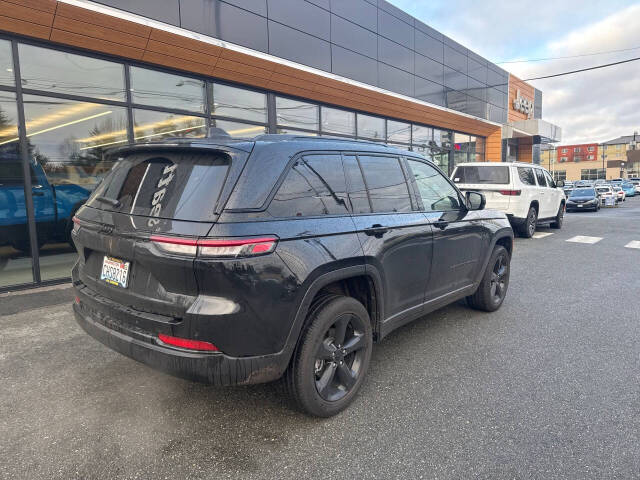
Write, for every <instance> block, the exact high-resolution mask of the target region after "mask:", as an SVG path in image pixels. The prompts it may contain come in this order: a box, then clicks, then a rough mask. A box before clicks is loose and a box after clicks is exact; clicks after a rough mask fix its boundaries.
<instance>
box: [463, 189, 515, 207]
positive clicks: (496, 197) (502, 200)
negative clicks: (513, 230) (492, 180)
mask: <svg viewBox="0 0 640 480" xmlns="http://www.w3.org/2000/svg"><path fill="white" fill-rule="evenodd" d="M458 188H459V189H460V190H461V191H462V192H463V193H464V192H471V191H473V192H480V193H482V194H483V195H484V196H485V198H486V199H487V204H486V208H490V209H493V210H501V211H503V212H506V211H507V210H508V209H509V203H510V199H511V196H510V195H503V194H502V193H500V192H501V191H505V192H506V191H509V189H510V187H509V185H505V186H504V188H496V187H495V186H494V185H492V186H488V185H482V184H473V183H467V184H463V185H458Z"/></svg>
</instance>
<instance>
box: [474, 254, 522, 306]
mask: <svg viewBox="0 0 640 480" xmlns="http://www.w3.org/2000/svg"><path fill="white" fill-rule="evenodd" d="M510 271H511V256H510V255H509V252H508V251H507V249H506V248H504V247H503V246H502V245H496V247H495V248H494V249H493V253H492V254H491V258H490V259H489V263H487V268H486V270H485V272H484V275H483V276H482V280H481V281H480V285H479V286H478V289H477V290H476V292H475V293H474V294H473V295H470V296H468V297H467V303H468V304H469V306H470V307H472V308H475V309H476V310H483V311H485V312H494V311H496V310H497V309H499V308H500V305H502V302H503V301H504V297H505V296H506V295H507V289H508V288H509V273H510Z"/></svg>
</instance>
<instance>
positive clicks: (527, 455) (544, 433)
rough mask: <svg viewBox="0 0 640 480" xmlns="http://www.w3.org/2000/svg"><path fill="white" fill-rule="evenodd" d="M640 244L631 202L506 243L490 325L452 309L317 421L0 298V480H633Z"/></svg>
mask: <svg viewBox="0 0 640 480" xmlns="http://www.w3.org/2000/svg"><path fill="white" fill-rule="evenodd" d="M633 242H637V243H633ZM634 247H635V248H634ZM638 247H640V198H630V199H628V200H627V201H626V202H625V203H623V204H621V206H619V207H617V208H606V209H602V210H601V211H600V212H598V213H587V212H579V213H575V214H568V215H567V217H566V219H565V224H564V226H563V228H562V230H552V229H548V228H541V229H539V231H538V233H537V234H536V236H535V238H533V239H530V240H524V239H517V240H516V243H515V250H514V256H513V261H512V274H511V284H510V288H509V293H508V295H507V298H506V300H505V303H504V305H503V307H502V308H501V309H500V310H499V311H498V312H496V313H493V314H487V313H481V312H477V311H473V310H470V309H468V308H466V307H465V306H464V304H462V303H458V304H455V305H452V306H449V307H447V308H444V309H442V310H439V311H437V312H435V313H433V314H431V315H429V316H427V317H425V318H423V319H420V320H418V321H416V322H414V323H412V324H409V325H407V326H405V327H403V328H401V329H399V330H397V331H395V332H394V333H393V334H391V335H390V336H389V337H388V338H387V339H385V341H384V342H382V343H381V344H379V345H377V346H376V348H375V349H374V353H373V358H372V364H371V367H370V371H369V375H368V377H367V380H366V381H365V385H364V387H363V389H362V391H361V394H360V396H359V398H358V399H357V400H356V401H355V403H354V404H353V405H352V406H351V407H350V408H349V409H348V410H347V411H345V412H343V413H342V414H340V415H338V416H336V417H333V418H330V419H327V420H319V419H315V418H310V417H306V416H304V415H303V414H300V413H298V412H296V411H293V410H292V409H291V408H290V405H289V404H288V403H287V402H286V400H284V399H283V397H282V395H281V393H280V389H279V387H278V385H277V384H269V385H257V386H248V387H235V388H226V389H220V388H213V387H209V386H205V385H199V384H193V383H189V382H187V381H183V380H179V379H175V378H172V377H168V376H166V375H164V374H161V373H158V372H155V371H153V370H151V369H150V368H147V367H145V366H143V365H140V364H137V363H135V362H134V361H132V360H129V359H127V358H125V357H123V356H120V355H119V354H117V353H115V352H113V351H111V350H109V349H107V348H106V347H103V346H102V345H101V344H99V343H97V342H96V341H95V340H93V339H91V338H90V337H89V336H87V335H86V334H84V332H82V331H81V330H80V328H79V327H78V326H77V325H76V323H75V321H74V319H73V316H72V314H71V306H70V303H71V301H72V294H71V292H70V290H69V289H68V288H59V287H57V288H54V289H51V290H49V291H47V292H44V293H39V294H34V293H33V292H31V293H26V294H20V295H15V294H14V295H10V296H7V295H5V296H0V311H4V315H3V316H0V323H1V326H2V335H1V336H0V365H1V368H0V380H1V381H2V386H3V388H2V390H1V392H0V411H1V412H2V415H1V416H0V451H2V452H3V453H2V455H1V457H2V461H1V463H0V473H1V476H2V478H65V479H67V478H243V479H253V478H255V479H268V478H274V479H276V478H278V479H279V478H311V479H313V478H318V479H320V478H323V479H326V478H340V477H343V478H384V479H388V478H511V479H513V478H544V479H551V478H580V479H584V478H598V479H600V478H638V476H640V438H639V437H640V356H639V353H638V352H640V313H639V312H640V294H639V292H638V288H637V285H638V282H639V279H640V248H638ZM33 307H37V308H33Z"/></svg>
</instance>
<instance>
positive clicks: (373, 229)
mask: <svg viewBox="0 0 640 480" xmlns="http://www.w3.org/2000/svg"><path fill="white" fill-rule="evenodd" d="M388 231H389V229H388V228H387V227H383V226H382V225H380V224H379V223H374V224H373V225H371V226H370V227H369V228H365V229H364V233H365V235H369V236H372V237H377V238H380V237H382V236H383V235H384V234H385V233H387V232H388Z"/></svg>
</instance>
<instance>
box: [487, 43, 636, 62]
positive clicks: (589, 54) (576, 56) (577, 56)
mask: <svg viewBox="0 0 640 480" xmlns="http://www.w3.org/2000/svg"><path fill="white" fill-rule="evenodd" d="M638 49H640V47H631V48H621V49H619V50H607V51H604V52H594V53H583V54H581V55H567V56H564V57H546V58H530V59H528V60H507V61H504V62H496V65H502V64H504V63H528V62H544V61H546V60H562V59H566V58H580V57H592V56H594V55H605V54H607V53H619V52H629V51H631V50H638Z"/></svg>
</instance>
